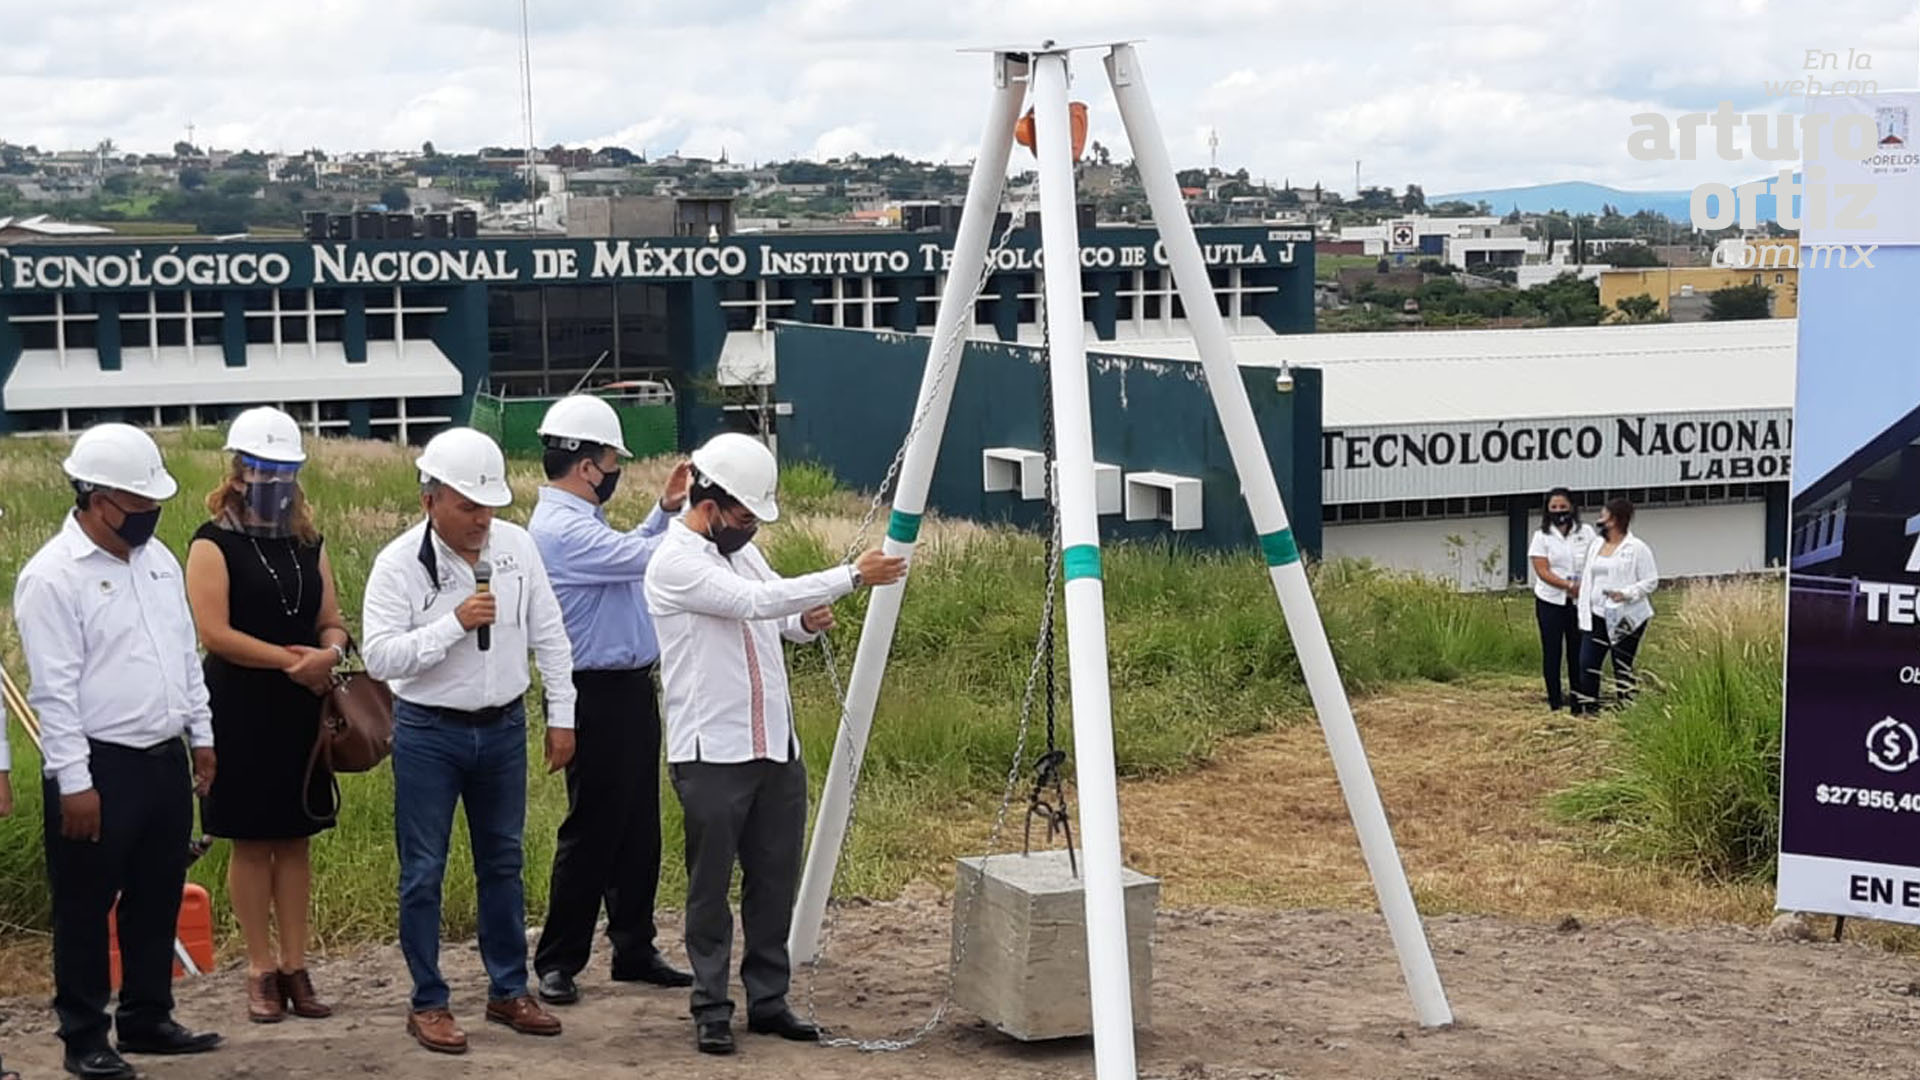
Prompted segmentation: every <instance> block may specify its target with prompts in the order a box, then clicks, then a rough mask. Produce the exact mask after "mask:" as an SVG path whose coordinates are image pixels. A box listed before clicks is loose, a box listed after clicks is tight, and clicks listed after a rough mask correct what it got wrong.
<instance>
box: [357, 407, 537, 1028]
mask: <svg viewBox="0 0 1920 1080" xmlns="http://www.w3.org/2000/svg"><path fill="white" fill-rule="evenodd" d="M416 465H417V466H418V467H419V470H420V486H421V493H420V505H421V507H422V508H423V509H424V510H425V511H426V519H425V520H424V521H422V522H421V523H420V524H418V525H415V526H414V527H413V528H411V529H408V530H407V531H406V532H404V533H401V534H400V536H399V538H398V539H396V540H394V541H393V542H392V543H390V544H388V545H387V546H386V548H385V549H383V550H382V551H381V552H380V554H379V556H378V557H376V558H375V559H374V562H373V570H372V573H371V574H370V575H369V576H368V578H367V591H366V597H365V604H364V614H363V618H362V626H363V633H364V635H365V640H364V642H363V643H362V646H361V653H362V655H363V657H364V658H365V660H366V663H367V672H368V673H369V674H371V675H372V676H373V677H374V678H376V679H384V680H387V682H388V683H389V684H390V685H391V687H392V689H393V693H394V698H395V700H394V709H393V717H394V732H393V795H394V832H395V835H396V836H397V838H398V841H399V848H400V951H401V952H402V953H403V954H404V955H405V956H406V960H407V968H408V970H409V971H410V972H411V973H412V976H413V995H412V1000H411V1002H410V1005H409V1009H408V1014H407V1033H408V1034H410V1035H412V1036H413V1037H414V1038H415V1039H416V1040H418V1041H419V1043H420V1044H421V1045H422V1046H424V1047H426V1048H427V1049H429V1050H434V1051H439V1052H441V1053H449V1054H458V1053H463V1052H465V1050H466V1048H467V1036H466V1033H465V1032H463V1031H461V1030H460V1026H459V1024H458V1023H456V1022H455V1020H454V1018H453V1013H452V1011H451V1008H450V1005H451V1002H450V999H449V994H448V990H447V984H446V982H445V980H443V979H442V978H441V976H440V887H441V884H442V882H443V880H444V879H445V877H446V867H447V846H448V843H449V841H450V839H451V836H452V830H453V811H454V806H455V804H456V803H464V804H465V806H466V815H467V831H468V833H469V835H470V836H471V837H472V841H473V866H474V879H475V884H476V886H477V891H478V893H479V906H480V920H479V921H480V927H479V930H480V957H481V960H482V961H483V962H484V963H485V965H486V969H487V983H488V986H487V1007H486V1018H487V1020H488V1021H490V1022H493V1023H498V1024H504V1025H506V1026H508V1027H511V1028H512V1029H513V1030H515V1031H518V1032H520V1033H522V1034H526V1035H558V1034H559V1033H560V1021H559V1020H558V1019H557V1018H555V1017H554V1016H553V1015H552V1014H551V1013H549V1012H547V1011H546V1010H545V1009H543V1008H541V1006H540V1003H539V1002H537V1001H535V1000H534V998H533V996H532V995H531V994H529V993H528V992H527V933H526V896H525V891H524V889H523V887H522V885H521V876H520V875H521V864H522V861H523V857H524V856H523V849H522V845H521V837H522V834H523V832H524V830H525V828H526V820H527V711H526V705H525V702H524V698H525V695H526V692H527V689H528V687H529V686H530V685H531V684H532V679H531V677H530V676H529V674H528V670H527V653H528V651H529V650H531V651H532V652H533V654H534V656H535V660H536V662H537V663H538V665H539V668H540V676H541V680H542V682H543V683H544V685H545V688H546V720H547V739H546V757H547V766H548V769H549V771H553V770H558V769H561V768H564V767H565V766H566V764H567V762H568V761H570V760H571V759H572V757H573V703H574V690H573V658H572V655H571V651H570V649H569V647H568V644H567V630H566V626H565V624H564V623H563V622H562V621H561V616H560V605H559V603H558V602H557V601H556V600H555V599H554V595H553V586H552V585H550V584H549V583H548V581H547V573H546V570H545V568H544V567H543V566H542V565H541V562H540V553H539V551H538V550H536V549H535V547H534V543H533V538H532V537H530V536H528V535H527V531H526V530H525V529H522V528H520V527H519V526H518V525H513V524H510V523H508V522H505V521H496V520H495V519H494V516H493V515H494V511H495V510H497V509H499V508H501V507H503V506H506V505H507V504H508V503H510V502H512V501H513V491H512V489H510V488H509V487H508V486H507V463H506V458H505V457H503V456H502V455H501V453H500V448H499V447H498V446H497V445H495V444H494V442H493V440H492V439H489V438H487V437H486V436H485V435H482V434H481V433H480V432H477V431H475V430H473V429H472V428H452V429H449V430H447V431H443V432H441V433H440V434H438V435H436V436H434V437H433V440H432V441H430V442H428V443H427V445H426V447H425V449H423V450H422V451H421V453H420V457H419V459H418V460H417V462H416Z"/></svg>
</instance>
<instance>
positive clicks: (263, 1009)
mask: <svg viewBox="0 0 1920 1080" xmlns="http://www.w3.org/2000/svg"><path fill="white" fill-rule="evenodd" d="M286 1018H287V999H286V996H285V995H284V994H283V993H282V992H281V990H280V973H279V972H277V971H269V972H267V973H266V974H264V975H251V976H248V978H247V1019H249V1020H251V1021H253V1022H254V1023H256V1024H277V1023H279V1022H280V1021H282V1020H285V1019H286Z"/></svg>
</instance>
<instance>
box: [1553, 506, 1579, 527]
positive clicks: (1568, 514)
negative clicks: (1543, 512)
mask: <svg viewBox="0 0 1920 1080" xmlns="http://www.w3.org/2000/svg"><path fill="white" fill-rule="evenodd" d="M1547 520H1548V521H1549V522H1551V523H1553V524H1554V525H1557V526H1559V527H1561V528H1566V527H1567V526H1568V525H1571V524H1573V511H1571V510H1553V511H1550V512H1548V514H1547Z"/></svg>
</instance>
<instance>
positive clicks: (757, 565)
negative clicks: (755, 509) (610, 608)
mask: <svg viewBox="0 0 1920 1080" xmlns="http://www.w3.org/2000/svg"><path fill="white" fill-rule="evenodd" d="M853 589H854V584H853V568H852V567H850V566H835V567H832V568H829V569H826V570H821V571H818V572H816V573H812V574H805V575H802V576H800V577H796V578H783V577H781V576H780V575H779V574H776V573H774V572H773V568H772V567H771V566H768V565H767V560H766V557H765V556H763V555H761V554H760V549H759V548H757V547H755V546H754V545H752V544H748V545H747V546H745V547H743V548H741V549H740V550H739V551H736V552H734V553H733V555H732V557H731V558H729V557H728V556H725V555H722V554H720V549H719V548H717V547H715V546H714V544H713V541H711V540H708V539H707V538H706V537H704V536H701V535H700V534H699V533H696V532H694V531H693V530H692V529H690V528H688V527H687V525H686V523H685V522H684V521H682V520H679V519H675V520H674V522H673V523H672V524H671V525H669V526H668V527H667V537H666V540H665V541H663V542H662V543H661V545H660V549H659V550H658V551H656V552H654V555H653V561H652V562H651V563H650V564H649V565H648V566H647V610H648V611H649V612H651V613H652V615H653V627H654V630H655V631H656V632H657V633H658V634H659V636H660V680H661V682H662V684H663V685H664V687H665V691H666V695H665V696H666V703H667V760H668V761H669V762H686V761H703V762H710V763H713V764H719V765H735V764H739V763H741V762H747V761H788V760H791V758H792V756H793V755H795V754H797V753H798V752H799V748H800V742H799V739H798V737H797V736H795V734H794V732H793V702H792V701H791V700H789V698H788V696H787V657H786V653H785V651H784V650H783V649H782V648H781V646H780V641H781V639H782V638H785V639H786V640H788V641H793V642H808V641H812V640H813V639H814V638H815V637H817V636H818V635H817V634H810V633H808V632H807V631H805V630H803V629H801V627H800V614H801V613H802V612H804V611H806V610H807V609H809V608H813V607H818V606H819V605H821V604H826V603H831V602H833V601H834V600H838V599H839V598H840V597H842V596H845V595H847V594H848V593H850V592H852V591H853Z"/></svg>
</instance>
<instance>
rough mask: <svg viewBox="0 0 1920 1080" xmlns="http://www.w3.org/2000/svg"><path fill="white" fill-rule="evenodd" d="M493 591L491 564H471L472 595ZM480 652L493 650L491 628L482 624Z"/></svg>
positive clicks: (483, 560) (480, 562)
mask: <svg viewBox="0 0 1920 1080" xmlns="http://www.w3.org/2000/svg"><path fill="white" fill-rule="evenodd" d="M492 591H493V564H492V563H490V562H488V561H487V560H485V559H481V560H480V561H479V562H477V563H474V564H473V593H474V595H475V596H482V595H485V594H486V593H490V592H492ZM479 637H480V651H481V652H486V651H487V650H488V649H491V648H493V627H491V626H488V625H485V624H482V625H481V627H480V629H479Z"/></svg>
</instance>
